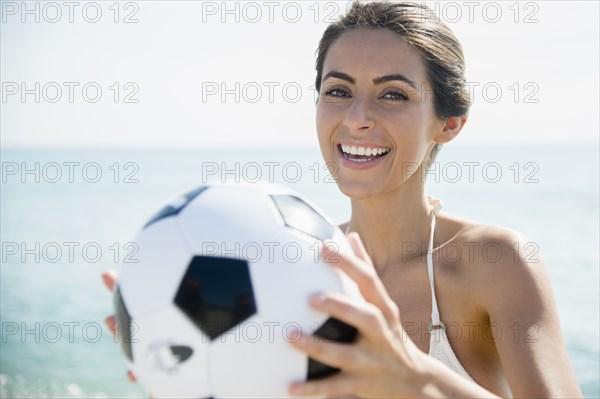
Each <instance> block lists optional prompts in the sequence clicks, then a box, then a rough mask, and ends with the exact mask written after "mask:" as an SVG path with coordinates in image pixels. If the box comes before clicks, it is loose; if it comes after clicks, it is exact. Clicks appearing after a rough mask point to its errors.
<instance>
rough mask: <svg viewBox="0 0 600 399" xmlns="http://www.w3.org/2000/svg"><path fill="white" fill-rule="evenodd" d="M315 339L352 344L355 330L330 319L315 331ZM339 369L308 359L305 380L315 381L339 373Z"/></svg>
mask: <svg viewBox="0 0 600 399" xmlns="http://www.w3.org/2000/svg"><path fill="white" fill-rule="evenodd" d="M314 335H316V336H317V337H320V338H323V339H324V340H327V341H335V342H347V343H349V342H354V341H355V340H356V335H357V331H356V328H354V327H352V326H350V325H348V324H346V323H344V322H343V321H339V320H338V319H334V318H333V317H330V318H329V319H327V321H326V322H325V323H324V324H323V325H322V326H321V327H319V328H318V329H317V331H315V334H314ZM339 371H340V369H338V368H335V367H331V366H328V365H326V364H323V363H321V362H319V361H317V360H315V359H313V358H308V372H307V375H306V379H307V380H316V379H319V378H323V377H327V376H328V375H331V374H335V373H337V372H339Z"/></svg>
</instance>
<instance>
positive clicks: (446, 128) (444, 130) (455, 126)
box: [433, 116, 467, 144]
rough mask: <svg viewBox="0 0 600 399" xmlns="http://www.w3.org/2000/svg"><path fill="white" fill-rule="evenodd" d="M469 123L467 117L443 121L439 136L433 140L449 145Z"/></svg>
mask: <svg viewBox="0 0 600 399" xmlns="http://www.w3.org/2000/svg"><path fill="white" fill-rule="evenodd" d="M466 123H467V117H466V116H452V117H450V118H448V119H446V120H445V121H443V125H442V126H441V130H440V131H439V132H438V134H437V135H436V136H435V137H434V138H433V140H434V141H435V142H436V143H438V144H444V143H448V142H450V141H452V140H454V138H455V137H456V136H458V134H459V133H460V131H461V130H462V128H463V127H464V126H465V124H466Z"/></svg>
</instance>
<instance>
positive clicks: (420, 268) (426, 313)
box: [380, 257, 485, 353]
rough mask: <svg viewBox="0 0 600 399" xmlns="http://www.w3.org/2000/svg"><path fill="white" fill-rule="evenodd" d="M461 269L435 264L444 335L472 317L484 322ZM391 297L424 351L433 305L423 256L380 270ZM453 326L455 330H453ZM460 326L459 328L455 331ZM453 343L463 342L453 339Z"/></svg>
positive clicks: (403, 321)
mask: <svg viewBox="0 0 600 399" xmlns="http://www.w3.org/2000/svg"><path fill="white" fill-rule="evenodd" d="M464 272H465V271H464V270H461V269H459V267H458V266H456V265H442V264H435V265H434V289H435V295H436V299H437V301H436V302H437V307H438V311H439V314H440V319H441V320H442V321H443V322H444V323H445V324H446V325H447V326H448V328H447V335H448V338H449V339H450V340H451V342H452V338H453V337H452V334H453V333H455V335H456V333H460V334H462V327H463V326H467V325H469V326H471V325H472V324H473V323H471V322H473V321H476V322H480V325H483V324H484V323H485V320H484V319H482V316H481V314H479V312H478V309H477V306H476V298H474V297H473V296H472V294H471V293H472V291H473V290H472V287H470V286H469V284H470V283H469V279H468V277H467V276H465V275H464ZM380 278H381V279H382V281H383V283H384V285H385V287H386V289H387V291H388V293H389V295H390V297H391V298H392V299H393V300H394V302H395V303H396V305H397V306H398V309H399V310H400V318H401V320H402V325H403V327H404V329H405V331H406V333H407V335H408V336H409V338H410V339H411V340H412V341H413V343H414V344H415V345H416V346H417V347H418V348H419V349H420V350H422V351H423V352H425V353H428V352H429V340H430V334H429V331H428V326H429V324H430V322H431V313H432V309H433V301H432V288H431V282H430V279H429V274H428V272H427V262H426V259H425V257H422V258H417V259H413V260H411V261H409V262H406V263H403V264H402V265H400V267H388V268H386V269H385V270H384V271H383V272H381V273H380ZM453 329H454V330H456V331H453ZM458 329H460V330H461V331H458ZM454 346H462V345H460V343H459V342H456V343H455V345H454Z"/></svg>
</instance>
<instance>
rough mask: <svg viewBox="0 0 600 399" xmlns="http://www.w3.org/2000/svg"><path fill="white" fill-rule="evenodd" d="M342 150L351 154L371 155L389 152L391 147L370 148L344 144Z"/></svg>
mask: <svg viewBox="0 0 600 399" xmlns="http://www.w3.org/2000/svg"><path fill="white" fill-rule="evenodd" d="M342 151H343V152H344V153H346V154H350V155H360V156H367V157H369V156H371V155H381V154H385V153H388V152H389V151H390V149H389V148H370V147H357V146H350V145H342Z"/></svg>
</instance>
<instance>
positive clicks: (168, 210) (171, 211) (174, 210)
mask: <svg viewBox="0 0 600 399" xmlns="http://www.w3.org/2000/svg"><path fill="white" fill-rule="evenodd" d="M208 187H209V186H201V187H198V188H197V189H195V190H192V191H190V192H189V193H186V194H184V195H182V196H181V197H180V200H178V201H177V204H176V205H167V206H165V207H164V208H163V209H161V210H160V211H159V212H158V213H157V214H156V215H154V216H152V218H151V219H150V221H149V222H148V223H146V224H145V225H144V228H143V229H145V228H147V227H148V226H150V225H152V224H154V223H156V222H158V221H159V220H161V219H164V218H168V217H170V216H175V215H177V214H179V212H181V210H182V209H183V208H185V206H186V205H187V204H189V203H190V201H191V200H193V199H194V198H196V197H197V196H198V195H200V194H201V193H202V192H203V191H204V190H206V189H207V188H208ZM143 229H142V230H143Z"/></svg>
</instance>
